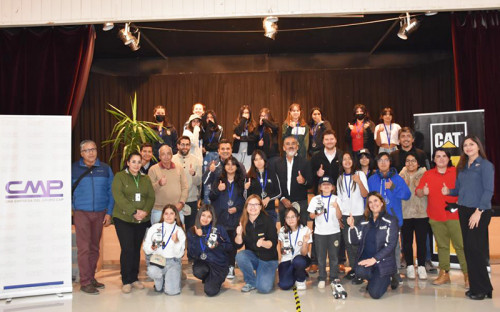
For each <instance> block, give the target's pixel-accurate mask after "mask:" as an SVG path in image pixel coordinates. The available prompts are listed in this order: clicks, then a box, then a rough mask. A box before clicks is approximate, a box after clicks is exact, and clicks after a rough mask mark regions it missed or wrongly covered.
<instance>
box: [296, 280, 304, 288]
mask: <svg viewBox="0 0 500 312" xmlns="http://www.w3.org/2000/svg"><path fill="white" fill-rule="evenodd" d="M295 287H297V290H306V282H305V281H303V282H299V281H296V282H295Z"/></svg>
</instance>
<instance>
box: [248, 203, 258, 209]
mask: <svg viewBox="0 0 500 312" xmlns="http://www.w3.org/2000/svg"><path fill="white" fill-rule="evenodd" d="M247 206H248V207H252V208H257V207H260V206H262V205H261V204H248V205H247Z"/></svg>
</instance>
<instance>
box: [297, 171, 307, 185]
mask: <svg viewBox="0 0 500 312" xmlns="http://www.w3.org/2000/svg"><path fill="white" fill-rule="evenodd" d="M297 183H298V184H304V183H306V179H305V178H304V177H303V176H302V174H301V173H300V170H299V175H298V176H297Z"/></svg>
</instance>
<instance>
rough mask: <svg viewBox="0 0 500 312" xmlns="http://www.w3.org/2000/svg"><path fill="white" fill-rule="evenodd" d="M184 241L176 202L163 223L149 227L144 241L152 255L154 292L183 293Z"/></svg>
mask: <svg viewBox="0 0 500 312" xmlns="http://www.w3.org/2000/svg"><path fill="white" fill-rule="evenodd" d="M185 243H186V234H185V233H184V231H183V230H182V224H181V220H180V218H179V212H178V211H177V209H176V207H175V206H174V205H166V206H165V208H163V212H162V216H161V219H160V223H156V224H153V225H152V226H151V227H150V228H149V230H148V233H147V234H146V238H145V240H144V244H143V249H144V252H145V253H146V255H151V258H150V261H149V264H148V268H147V274H148V276H149V277H150V278H151V279H153V280H154V282H155V286H154V288H155V291H157V292H162V291H164V292H165V293H166V294H167V295H178V294H180V293H181V274H182V256H183V255H184V249H185V245H186V244H185Z"/></svg>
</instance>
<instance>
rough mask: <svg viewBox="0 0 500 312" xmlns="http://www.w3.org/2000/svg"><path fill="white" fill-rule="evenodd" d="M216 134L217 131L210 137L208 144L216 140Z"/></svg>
mask: <svg viewBox="0 0 500 312" xmlns="http://www.w3.org/2000/svg"><path fill="white" fill-rule="evenodd" d="M214 135H215V131H214V132H212V136H211V137H210V139H208V144H212V141H213V140H214Z"/></svg>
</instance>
